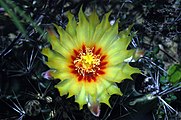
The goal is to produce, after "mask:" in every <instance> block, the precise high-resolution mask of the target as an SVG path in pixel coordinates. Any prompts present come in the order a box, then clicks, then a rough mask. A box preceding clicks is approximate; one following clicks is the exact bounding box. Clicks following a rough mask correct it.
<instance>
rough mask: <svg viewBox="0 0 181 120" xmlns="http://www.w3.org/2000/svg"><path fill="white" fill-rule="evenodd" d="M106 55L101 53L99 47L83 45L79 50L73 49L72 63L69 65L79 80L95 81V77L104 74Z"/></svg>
mask: <svg viewBox="0 0 181 120" xmlns="http://www.w3.org/2000/svg"><path fill="white" fill-rule="evenodd" d="M105 58H106V55H101V48H99V49H97V50H96V48H95V47H92V48H88V47H86V46H85V45H83V46H82V49H80V50H74V55H73V56H71V59H72V65H70V66H69V67H70V68H71V70H72V73H73V74H76V76H77V77H78V80H79V81H82V80H84V81H88V82H91V81H96V77H97V76H100V75H103V74H105V72H104V69H105V68H106V64H107V62H106V61H105Z"/></svg>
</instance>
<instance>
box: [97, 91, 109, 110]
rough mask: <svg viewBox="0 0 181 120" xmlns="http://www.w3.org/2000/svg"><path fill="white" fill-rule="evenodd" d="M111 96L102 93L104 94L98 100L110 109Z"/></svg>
mask: <svg viewBox="0 0 181 120" xmlns="http://www.w3.org/2000/svg"><path fill="white" fill-rule="evenodd" d="M110 97H111V96H110V95H109V94H108V93H107V92H106V91H104V92H102V94H101V95H100V97H99V98H98V100H99V102H100V103H105V104H106V105H108V106H109V107H111V105H110V103H109V98H110Z"/></svg>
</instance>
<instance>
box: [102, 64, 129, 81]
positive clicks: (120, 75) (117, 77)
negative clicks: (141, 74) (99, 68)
mask: <svg viewBox="0 0 181 120" xmlns="http://www.w3.org/2000/svg"><path fill="white" fill-rule="evenodd" d="M103 78H104V79H106V80H108V81H111V82H118V83H120V82H121V81H123V80H124V79H131V77H130V75H129V74H127V73H124V72H123V71H122V68H121V67H120V65H119V66H114V67H108V68H107V69H106V74H105V75H104V76H103Z"/></svg>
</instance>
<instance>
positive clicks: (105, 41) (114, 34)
mask: <svg viewBox="0 0 181 120" xmlns="http://www.w3.org/2000/svg"><path fill="white" fill-rule="evenodd" d="M117 39H118V21H117V22H116V23H115V24H114V25H113V26H112V27H110V28H109V29H107V30H106V31H105V32H104V34H103V36H102V37H101V39H100V40H99V41H98V42H97V43H96V44H98V45H99V46H101V48H104V50H106V49H107V48H108V47H109V46H110V44H112V42H113V41H115V40H117Z"/></svg>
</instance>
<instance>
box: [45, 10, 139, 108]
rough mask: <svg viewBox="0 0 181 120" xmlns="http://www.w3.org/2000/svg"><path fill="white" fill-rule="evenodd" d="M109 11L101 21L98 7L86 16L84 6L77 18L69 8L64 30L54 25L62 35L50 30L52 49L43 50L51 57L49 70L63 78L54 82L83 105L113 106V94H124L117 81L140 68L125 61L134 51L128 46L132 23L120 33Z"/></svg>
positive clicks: (62, 91) (59, 88)
mask: <svg viewBox="0 0 181 120" xmlns="http://www.w3.org/2000/svg"><path fill="white" fill-rule="evenodd" d="M109 15H110V12H109V13H107V14H105V16H103V18H102V20H101V21H100V20H99V18H98V15H97V14H96V12H95V11H94V12H92V14H91V15H90V16H86V15H85V14H84V13H83V11H82V9H81V10H80V11H79V14H78V18H79V22H77V21H76V20H75V18H74V16H73V15H72V14H71V13H70V12H69V13H68V14H67V16H68V20H69V21H68V24H67V26H66V29H65V30H64V29H63V28H62V27H60V26H57V25H55V27H56V29H57V31H58V33H59V37H57V36H56V34H54V33H53V31H51V30H49V31H48V33H49V34H48V35H49V41H50V43H51V45H52V49H49V48H43V50H42V53H43V54H44V55H46V56H47V57H48V61H47V62H46V64H47V65H48V66H49V67H50V68H51V69H53V70H52V71H51V73H50V74H51V75H52V76H53V77H54V78H59V79H60V80H61V82H59V83H58V84H57V85H56V86H55V87H56V88H57V89H58V90H59V93H60V95H61V96H63V95H66V94H69V96H68V97H71V96H73V95H75V101H76V102H77V103H78V104H79V106H80V109H82V107H83V105H84V104H87V103H105V104H107V105H108V106H110V103H109V98H110V96H111V95H112V94H117V95H122V93H121V91H120V89H119V88H118V87H117V85H116V83H115V82H117V83H120V82H121V81H122V80H123V79H125V78H128V79H131V76H130V75H131V74H132V73H139V72H140V71H139V70H138V69H137V68H133V67H131V66H130V65H129V64H128V63H126V62H125V60H126V59H127V58H130V57H133V55H134V52H135V50H127V47H128V45H129V43H130V41H131V39H132V36H131V35H130V29H131V27H129V28H128V29H126V30H124V31H121V32H119V33H118V21H116V22H115V23H114V25H110V22H109V20H108V18H109Z"/></svg>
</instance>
